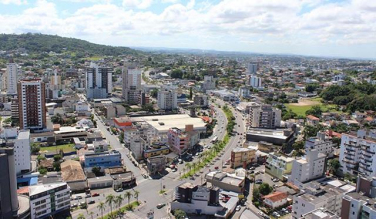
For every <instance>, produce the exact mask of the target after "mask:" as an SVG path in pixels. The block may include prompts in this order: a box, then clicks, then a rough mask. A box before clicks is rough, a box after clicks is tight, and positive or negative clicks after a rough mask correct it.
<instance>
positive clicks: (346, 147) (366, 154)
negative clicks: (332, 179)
mask: <svg viewBox="0 0 376 219" xmlns="http://www.w3.org/2000/svg"><path fill="white" fill-rule="evenodd" d="M375 154H376V141H375V140H374V139H371V138H369V136H367V133H366V131H364V130H358V133H357V135H352V134H342V138H341V147H340V154H339V161H340V164H341V167H342V170H343V172H344V173H350V174H356V175H357V174H358V173H361V174H363V175H365V176H369V177H375V176H376V155H375ZM357 165H359V168H358V170H355V168H356V166H357Z"/></svg>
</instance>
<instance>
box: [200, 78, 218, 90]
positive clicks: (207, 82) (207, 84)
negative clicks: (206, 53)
mask: <svg viewBox="0 0 376 219" xmlns="http://www.w3.org/2000/svg"><path fill="white" fill-rule="evenodd" d="M215 81H216V80H215V78H214V77H213V76H211V75H205V76H204V82H203V84H202V87H201V88H202V90H203V91H204V92H206V91H207V90H214V89H215Z"/></svg>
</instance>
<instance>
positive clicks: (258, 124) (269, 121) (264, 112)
mask: <svg viewBox="0 0 376 219" xmlns="http://www.w3.org/2000/svg"><path fill="white" fill-rule="evenodd" d="M281 115H282V113H281V110H280V109H277V108H273V107H272V106H270V105H262V106H259V107H253V108H251V109H250V111H249V125H250V127H253V128H269V129H271V128H277V127H280V126H281Z"/></svg>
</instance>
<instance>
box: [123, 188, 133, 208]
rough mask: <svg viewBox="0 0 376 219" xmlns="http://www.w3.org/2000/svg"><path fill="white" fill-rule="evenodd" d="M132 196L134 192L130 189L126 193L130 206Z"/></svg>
mask: <svg viewBox="0 0 376 219" xmlns="http://www.w3.org/2000/svg"><path fill="white" fill-rule="evenodd" d="M131 197H132V193H131V192H130V191H127V192H126V193H125V194H124V198H127V199H128V206H129V201H130V199H131Z"/></svg>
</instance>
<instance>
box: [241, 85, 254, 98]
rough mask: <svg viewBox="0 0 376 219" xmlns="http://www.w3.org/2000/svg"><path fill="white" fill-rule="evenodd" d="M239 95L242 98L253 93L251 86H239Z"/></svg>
mask: <svg viewBox="0 0 376 219" xmlns="http://www.w3.org/2000/svg"><path fill="white" fill-rule="evenodd" d="M238 95H239V97H241V98H245V97H249V96H250V95H251V91H250V88H249V87H239V90H238Z"/></svg>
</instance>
